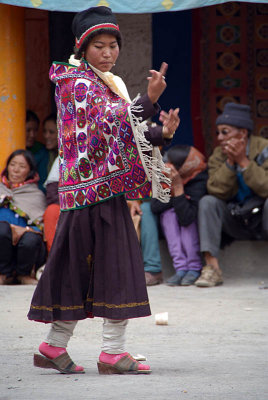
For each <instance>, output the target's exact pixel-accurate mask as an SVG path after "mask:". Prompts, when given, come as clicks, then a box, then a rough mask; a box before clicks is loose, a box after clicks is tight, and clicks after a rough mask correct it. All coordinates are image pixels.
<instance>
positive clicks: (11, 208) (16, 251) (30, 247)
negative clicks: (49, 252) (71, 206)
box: [0, 150, 46, 285]
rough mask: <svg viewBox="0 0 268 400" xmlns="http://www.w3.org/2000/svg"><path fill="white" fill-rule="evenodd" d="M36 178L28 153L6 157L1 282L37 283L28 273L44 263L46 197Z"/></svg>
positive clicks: (0, 212) (0, 195)
mask: <svg viewBox="0 0 268 400" xmlns="http://www.w3.org/2000/svg"><path fill="white" fill-rule="evenodd" d="M38 179H39V176H38V173H37V169H36V164H35V160H34V157H33V155H32V154H31V152H29V151H27V150H16V151H14V152H13V153H12V154H11V155H10V156H9V158H8V160H7V164H6V167H5V169H4V171H3V172H2V175H1V182H0V285H4V284H6V283H12V281H13V279H16V280H17V281H18V282H19V283H22V284H26V285H27V284H28V285H29V284H30V285H33V284H36V283H37V281H36V280H35V279H33V278H32V277H31V272H32V271H33V269H34V268H35V269H37V268H38V267H40V266H41V265H42V264H43V263H44V262H45V258H46V249H45V244H44V242H43V237H42V230H43V214H44V211H45V207H46V199H45V195H44V194H43V193H42V191H41V190H39V189H38V186H37V182H38Z"/></svg>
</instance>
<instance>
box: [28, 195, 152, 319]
mask: <svg viewBox="0 0 268 400" xmlns="http://www.w3.org/2000/svg"><path fill="white" fill-rule="evenodd" d="M148 315H150V306H149V302H148V295H147V290H146V284H145V277H144V268H143V261H142V256H141V250H140V245H139V242H138V239H137V235H136V232H135V229H134V225H133V222H132V220H131V216H130V213H129V210H128V206H127V203H126V201H125V198H124V196H119V197H116V198H112V199H110V200H107V201H106V202H103V203H100V204H97V205H94V206H91V207H87V208H83V209H80V210H74V211H66V212H62V213H61V214H60V218H59V222H58V226H57V230H56V234H55V239H54V242H53V245H52V248H51V251H50V254H49V257H48V260H47V263H46V267H45V270H44V272H43V274H42V275H41V279H40V281H39V282H38V285H37V287H36V290H35V292H34V295H33V299H32V303H31V307H30V311H29V314H28V318H29V319H31V320H36V321H40V322H51V321H56V320H65V321H72V320H80V319H84V318H87V317H94V316H98V317H104V318H110V319H128V318H136V317H144V316H148Z"/></svg>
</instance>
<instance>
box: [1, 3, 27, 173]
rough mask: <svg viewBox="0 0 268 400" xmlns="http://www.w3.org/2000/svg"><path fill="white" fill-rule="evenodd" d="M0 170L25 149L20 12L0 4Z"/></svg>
mask: <svg viewBox="0 0 268 400" xmlns="http://www.w3.org/2000/svg"><path fill="white" fill-rule="evenodd" d="M0 49H1V52H0V54H1V63H0V170H1V171H2V169H3V168H4V166H5V162H6V159H7V157H8V156H9V154H10V153H11V152H12V151H14V150H16V149H21V148H25V111H26V110H25V107H26V105H25V97H26V90H25V33H24V8H23V7H14V6H9V5H4V4H0Z"/></svg>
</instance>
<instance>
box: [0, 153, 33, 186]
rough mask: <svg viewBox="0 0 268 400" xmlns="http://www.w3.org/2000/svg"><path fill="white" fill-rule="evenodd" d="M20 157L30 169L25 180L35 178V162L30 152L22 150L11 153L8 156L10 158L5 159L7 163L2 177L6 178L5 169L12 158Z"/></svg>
mask: <svg viewBox="0 0 268 400" xmlns="http://www.w3.org/2000/svg"><path fill="white" fill-rule="evenodd" d="M20 155H22V156H23V157H24V158H25V160H26V161H27V163H28V165H29V167H30V172H29V174H28V176H27V178H26V181H27V180H29V179H33V178H34V177H35V175H36V173H37V167H36V162H35V159H34V156H33V154H32V153H31V152H30V151H28V150H24V149H18V150H15V151H13V153H11V154H10V156H9V157H8V159H7V163H6V167H5V169H4V171H3V175H4V176H6V177H7V178H8V172H7V168H8V166H9V163H10V161H11V160H12V159H13V158H14V157H16V156H20Z"/></svg>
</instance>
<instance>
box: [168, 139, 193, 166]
mask: <svg viewBox="0 0 268 400" xmlns="http://www.w3.org/2000/svg"><path fill="white" fill-rule="evenodd" d="M190 149H191V146H188V145H186V144H185V145H184V144H177V145H175V146H172V147H171V148H170V149H168V151H167V154H166V155H167V158H168V161H169V162H170V163H171V164H173V165H174V166H175V168H176V169H180V167H181V166H182V164H183V163H184V161H185V160H186V158H187V157H188V154H189V152H190Z"/></svg>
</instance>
